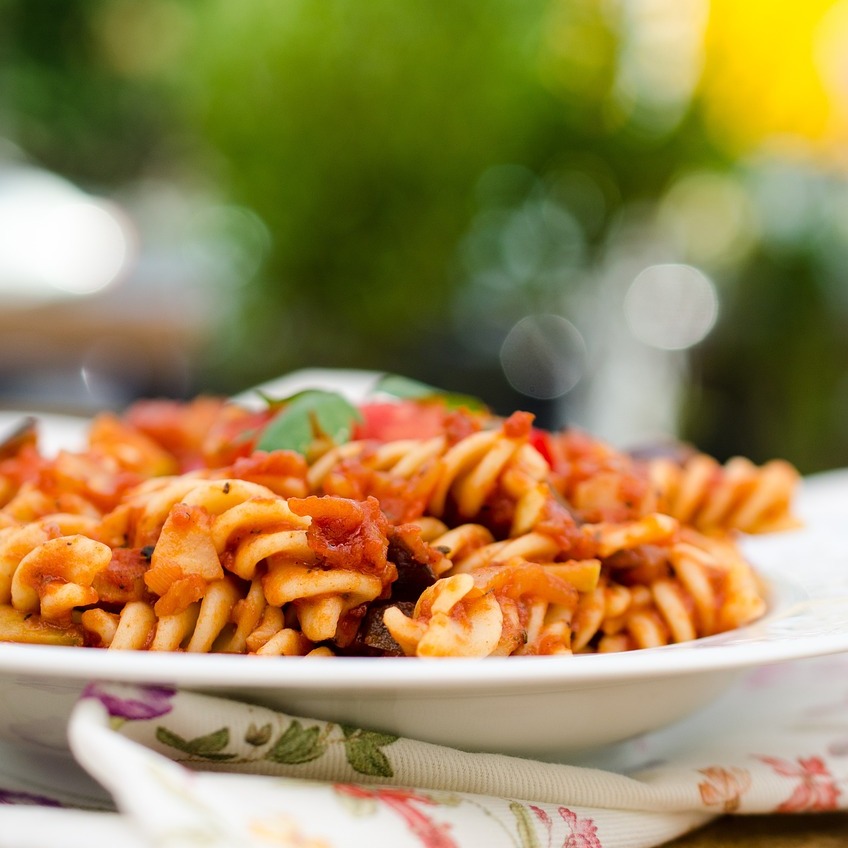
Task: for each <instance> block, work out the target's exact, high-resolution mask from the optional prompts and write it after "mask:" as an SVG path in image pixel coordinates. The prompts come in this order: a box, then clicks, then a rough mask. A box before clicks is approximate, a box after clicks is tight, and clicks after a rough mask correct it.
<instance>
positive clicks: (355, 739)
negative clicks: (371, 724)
mask: <svg viewBox="0 0 848 848" xmlns="http://www.w3.org/2000/svg"><path fill="white" fill-rule="evenodd" d="M341 728H342V733H344V737H345V739H344V746H345V756H346V757H347V761H348V763H350V767H351V768H352V769H353V770H354V771H356V772H359V774H368V775H372V776H374V777H392V776H394V771H393V770H392V764H391V763H390V762H389V759H388V757H386V755H385V754H384V753H383V752H382V751H381V750H380V749H381V748H382V747H383V746H385V745H391V744H392V742H395V741H397V739H398V737H397V736H392V735H391V734H389V733H377V732H375V731H371V730H361V729H360V728H358V727H350V726H348V725H342V726H341Z"/></svg>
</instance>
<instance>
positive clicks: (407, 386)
mask: <svg viewBox="0 0 848 848" xmlns="http://www.w3.org/2000/svg"><path fill="white" fill-rule="evenodd" d="M374 389H375V391H377V392H384V393H385V394H387V395H392V397H396V398H400V399H401V400H427V399H433V400H441V401H443V402H444V404H445V406H447V407H448V409H459V408H460V407H465V408H466V409H470V410H471V411H473V412H485V411H486V404H484V403H483V401H481V400H480V399H479V398H475V397H472V396H471V395H464V394H457V393H456V392H445V391H442V390H441V389H437V388H435V387H434V386H429V385H427V383H421V382H419V381H418V380H412V379H410V378H409V377H401V376H400V375H398V374H384V375H383V376H382V377H381V378H380V379H379V380H378V381H377V384H376V385H375V387H374Z"/></svg>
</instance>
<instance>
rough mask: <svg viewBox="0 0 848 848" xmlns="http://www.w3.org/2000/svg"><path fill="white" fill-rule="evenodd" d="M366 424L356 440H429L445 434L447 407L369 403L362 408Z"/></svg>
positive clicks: (362, 423)
mask: <svg viewBox="0 0 848 848" xmlns="http://www.w3.org/2000/svg"><path fill="white" fill-rule="evenodd" d="M359 411H360V412H361V413H362V421H360V422H359V423H358V424H357V425H356V427H355V428H354V432H353V438H354V439H376V440H377V441H380V442H391V441H395V440H396V439H429V438H431V437H433V436H439V435H441V434H442V433H444V432H445V415H446V410H445V407H444V406H442V404H440V403H414V402H411V401H402V402H400V403H391V402H389V403H366V404H364V405H362V406H361V407H360V408H359Z"/></svg>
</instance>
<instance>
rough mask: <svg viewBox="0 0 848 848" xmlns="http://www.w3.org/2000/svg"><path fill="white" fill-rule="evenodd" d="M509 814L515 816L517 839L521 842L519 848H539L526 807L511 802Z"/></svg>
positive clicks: (534, 829) (533, 826) (534, 828)
mask: <svg viewBox="0 0 848 848" xmlns="http://www.w3.org/2000/svg"><path fill="white" fill-rule="evenodd" d="M509 809H510V812H511V813H512V814H513V815H514V816H515V823H516V826H517V828H518V838H519V839H520V840H521V848H540V843H539V838H538V837H537V835H536V827H535V824H534V822H533V819H532V818H531V817H530V813H528V812H527V807H525V806H524V804H519V803H518V801H512V802H510V805H509Z"/></svg>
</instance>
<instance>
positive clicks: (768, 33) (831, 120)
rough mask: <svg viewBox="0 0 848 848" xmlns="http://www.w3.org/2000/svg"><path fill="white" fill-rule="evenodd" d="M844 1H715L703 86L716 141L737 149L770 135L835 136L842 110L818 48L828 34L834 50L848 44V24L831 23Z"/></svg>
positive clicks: (805, 139)
mask: <svg viewBox="0 0 848 848" xmlns="http://www.w3.org/2000/svg"><path fill="white" fill-rule="evenodd" d="M841 5H843V3H842V2H834V0H805V2H798V0H744V2H740V0H712V3H711V8H710V17H709V22H708V25H707V30H706V37H705V68H704V75H703V78H702V83H701V88H700V92H701V96H702V99H703V103H704V110H705V114H706V118H707V121H708V124H709V126H710V128H711V130H712V132H713V133H714V135H715V138H716V140H717V141H718V142H720V143H721V144H722V145H723V146H725V147H726V148H727V149H728V150H730V151H731V152H733V153H745V152H747V151H750V150H752V149H756V148H759V147H762V146H764V145H769V143H771V142H774V143H778V142H781V143H786V142H790V143H792V142H794V143H796V144H798V143H801V144H805V145H809V144H810V143H812V144H813V146H819V145H821V146H826V145H829V144H831V143H832V142H833V140H834V133H836V132H838V122H837V121H836V120H835V119H836V116H837V114H838V112H839V111H840V109H839V104H838V102H837V101H836V99H835V91H834V89H833V86H832V85H830V84H829V81H828V80H826V79H825V77H824V76H823V74H822V63H821V61H820V52H821V45H822V43H823V41H824V42H825V43H826V44H828V48H827V49H828V51H829V55H831V56H832V55H839V51H840V49H841V55H842V56H844V55H845V53H846V50H848V38H846V36H848V26H842V27H841V32H837V31H836V30H834V29H832V28H831V27H829V26H828V25H829V24H830V23H832V22H833V21H832V19H831V17H830V15H831V12H832V10H833V9H834V7H836V6H841ZM843 19H844V16H843ZM836 36H838V38H837V39H836V44H834V42H833V39H834V37H836ZM843 67H844V60H843ZM843 85H844V81H843ZM843 96H844V93H843ZM842 108H844V106H843V107H842Z"/></svg>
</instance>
